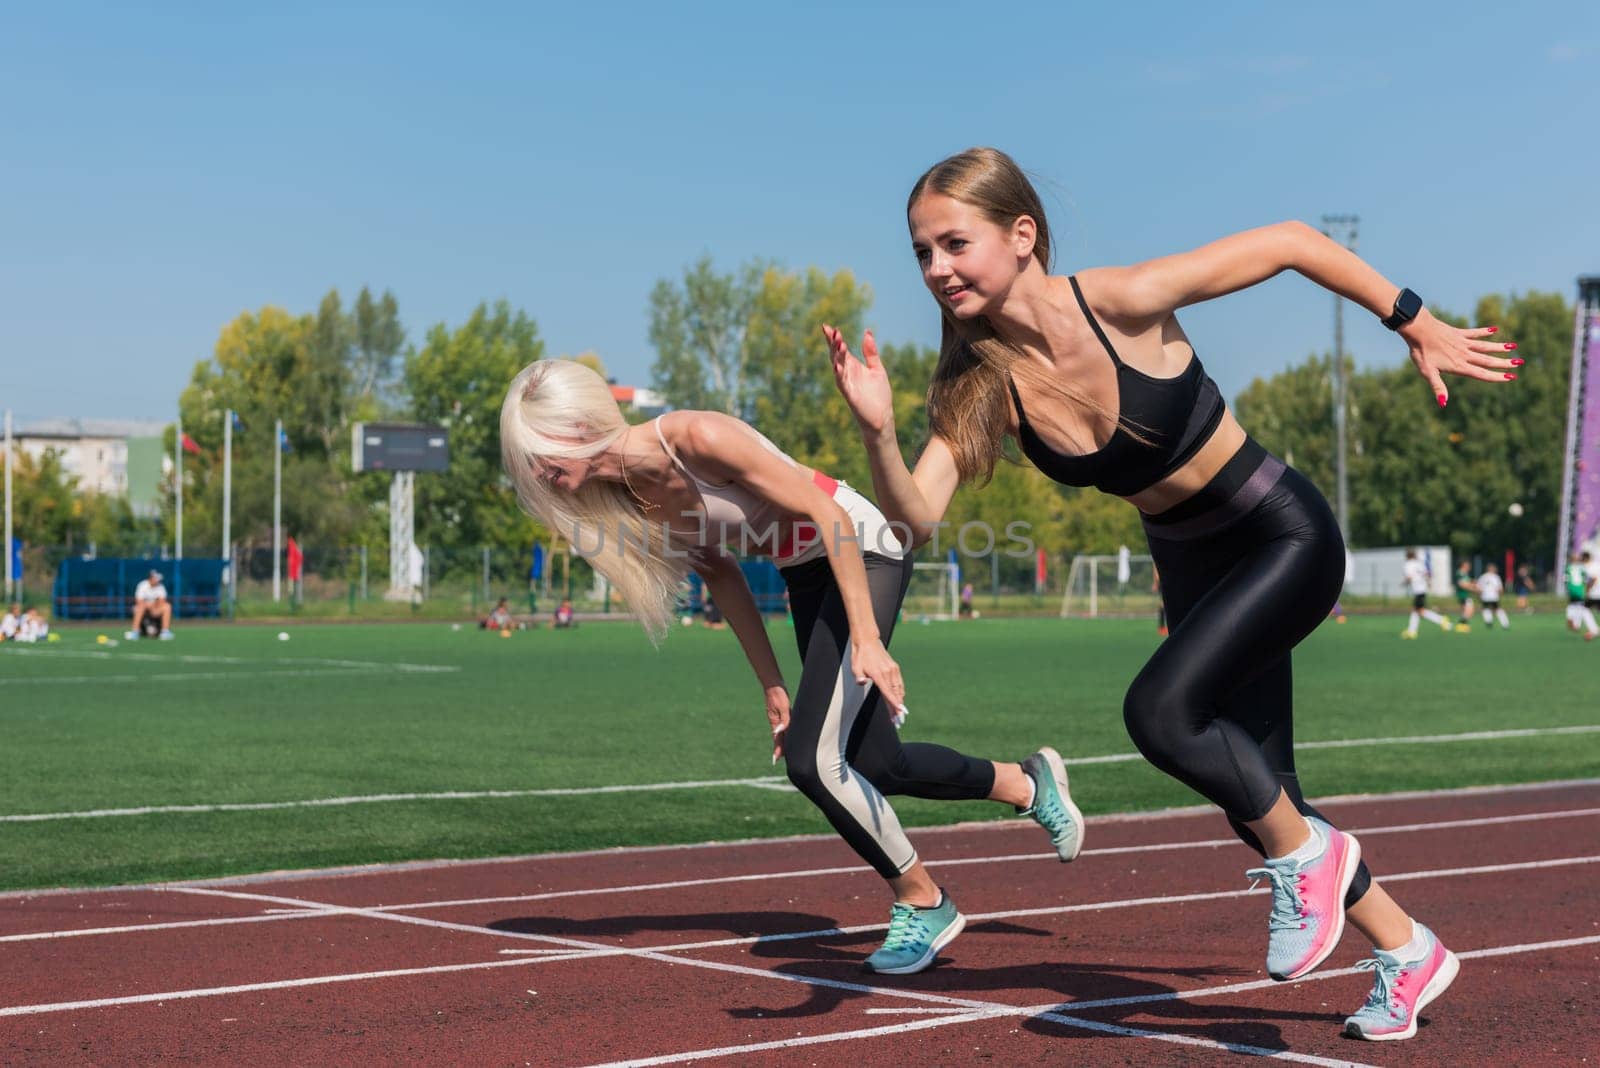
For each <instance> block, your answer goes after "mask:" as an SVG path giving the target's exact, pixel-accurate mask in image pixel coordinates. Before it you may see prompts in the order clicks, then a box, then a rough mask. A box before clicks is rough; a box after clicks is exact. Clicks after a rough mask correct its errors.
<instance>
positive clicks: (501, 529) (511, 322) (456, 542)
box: [403, 300, 544, 553]
mask: <svg viewBox="0 0 1600 1068" xmlns="http://www.w3.org/2000/svg"><path fill="white" fill-rule="evenodd" d="M543 355H544V342H542V341H540V340H539V332H538V328H537V326H536V325H535V324H534V321H533V320H532V319H530V318H528V316H527V315H526V314H525V313H523V312H521V311H513V310H512V308H511V306H510V305H509V304H508V303H507V302H505V301H504V300H502V301H499V302H497V303H496V304H495V305H494V306H493V307H492V308H491V307H489V306H487V305H483V304H480V305H478V307H477V308H476V309H475V310H474V311H473V313H472V315H471V316H469V317H468V319H467V321H466V322H465V323H463V324H462V325H461V326H459V327H457V328H455V329H454V330H452V329H450V328H449V327H448V326H446V325H445V324H444V323H439V324H438V325H436V326H434V327H433V328H432V329H431V330H429V331H428V335H427V340H426V341H425V342H424V343H423V346H422V348H421V349H419V350H417V351H415V352H413V353H411V354H410V355H409V356H408V357H407V358H406V361H405V370H404V372H403V382H404V386H405V391H406V394H407V395H408V396H409V397H410V398H411V408H410V416H411V418H413V419H415V420H417V421H418V422H422V423H435V424H439V425H441V426H446V427H448V428H449V429H450V470H449V472H448V473H447V474H443V475H424V476H422V477H419V478H418V479H417V482H416V515H417V540H418V542H419V543H421V544H424V545H427V546H428V547H430V548H440V549H444V550H457V551H459V550H463V549H472V548H476V547H478V546H485V545H486V546H490V547H493V548H497V549H501V550H506V551H511V552H516V553H520V552H522V550H524V549H526V548H527V546H528V545H529V544H530V543H531V542H532V541H533V540H534V537H535V536H536V535H537V533H538V532H537V531H536V529H535V528H534V527H533V526H532V521H531V520H529V519H528V518H527V517H526V516H524V515H523V514H522V512H521V511H520V510H519V509H518V507H517V503H516V495H515V493H514V492H513V491H512V489H511V483H510V480H508V479H507V478H506V477H505V474H504V472H503V471H502V470H501V468H500V404H501V401H502V400H503V399H504V397H505V392H506V388H507V387H508V386H509V385H510V384H511V379H512V378H513V377H514V376H515V375H516V373H517V372H518V371H520V370H522V368H523V367H525V366H527V365H528V364H530V363H532V362H534V361H535V360H538V359H540V358H541V357H542V356H543Z"/></svg>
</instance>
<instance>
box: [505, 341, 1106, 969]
mask: <svg viewBox="0 0 1600 1068" xmlns="http://www.w3.org/2000/svg"><path fill="white" fill-rule="evenodd" d="M500 448H501V458H502V461H503V463H504V465H505V470H506V473H507V475H509V476H510V478H511V481H512V483H513V484H514V485H515V486H516V490H517V498H518V500H519V502H520V503H521V505H522V507H523V508H524V510H526V511H527V512H528V513H530V514H531V515H533V516H535V517H537V518H538V519H539V520H540V521H542V522H543V523H544V524H545V525H546V526H548V527H549V528H550V529H551V530H553V531H555V532H557V533H559V534H560V535H561V536H562V537H565V538H567V539H568V540H569V541H570V542H571V543H572V545H573V546H574V548H576V549H577V550H578V551H579V552H580V553H581V554H583V555H584V556H585V557H586V558H587V560H588V561H589V563H590V564H592V565H593V566H594V568H595V570H597V571H599V572H600V573H601V574H602V575H604V576H605V577H606V578H607V579H609V580H610V582H611V585H612V588H613V589H615V590H617V591H618V592H619V593H620V594H621V595H622V597H623V599H624V600H625V601H626V602H627V603H628V606H629V608H630V609H631V610H632V611H633V613H634V614H635V615H636V616H637V617H638V619H639V622H640V623H641V624H642V625H643V626H644V628H645V630H646V632H647V633H648V634H649V635H650V637H651V639H652V640H653V641H660V640H661V639H662V638H663V637H664V636H665V634H666V632H667V628H668V625H669V623H670V622H671V621H672V619H673V618H674V612H673V605H674V602H675V600H676V599H677V596H678V587H679V583H680V581H681V580H682V579H683V578H684V577H685V575H686V574H687V573H688V571H690V570H691V569H692V570H694V571H695V572H697V573H698V574H699V575H700V577H701V578H702V579H703V580H704V582H705V585H706V589H707V590H708V591H709V592H710V594H711V596H712V597H713V598H714V599H715V601H716V604H717V605H718V606H719V607H720V608H721V611H722V614H723V616H724V617H725V618H726V619H727V621H728V623H730V624H731V625H732V627H733V631H734V634H735V635H736V636H737V637H738V639H739V643H740V645H741V646H742V647H743V649H744V654H745V657H746V659H748V660H749V662H750V667H751V668H752V669H753V670H754V672H755V674H756V678H757V679H758V680H759V681H760V684H761V687H762V690H763V691H764V695H765V700H766V709H767V721H768V723H769V725H770V726H771V729H772V740H773V741H772V746H773V747H772V753H773V759H774V760H776V759H777V758H778V757H779V756H782V757H783V758H784V762H785V765H786V768H787V771H788V775H789V780H790V781H791V782H792V783H794V785H795V786H796V787H798V788H799V789H800V791H801V792H802V793H804V794H805V795H806V796H807V797H808V798H810V800H811V801H812V802H813V803H814V804H815V805H816V806H817V807H818V808H820V809H821V810H822V813H823V815H825V816H826V817H827V818H828V821H829V822H830V823H832V824H833V826H834V828H835V829H836V830H838V832H839V834H840V835H841V836H842V837H843V838H844V840H845V841H846V842H847V843H848V844H849V845H850V847H851V848H852V849H854V850H855V851H856V853H857V854H859V855H860V856H861V858H862V859H863V860H865V861H866V862H867V863H868V864H870V865H871V866H872V867H873V868H874V869H875V870H876V871H877V872H878V874H879V875H881V876H883V878H884V879H885V880H887V881H888V883H889V886H890V889H891V890H892V891H893V893H894V904H893V906H892V908H891V910H890V923H889V931H888V936H887V938H886V939H885V941H884V944H883V946H882V947H881V948H880V949H879V950H878V951H877V952H875V953H873V954H872V955H871V956H870V957H869V958H867V967H868V968H870V969H872V970H873V971H878V972H887V973H891V974H908V973H911V972H917V971H921V970H922V969H924V968H926V967H927V966H928V965H930V964H932V963H933V961H934V958H935V956H936V955H937V954H938V951H939V950H940V949H941V948H942V947H943V946H945V945H946V944H948V943H949V942H950V941H951V940H952V939H954V938H955V937H956V935H958V934H960V933H961V930H962V928H963V927H964V925H965V922H966V921H965V920H964V919H963V918H962V917H961V914H960V913H958V912H957V911H956V908H955V904H954V902H952V901H951V900H950V896H949V895H948V894H946V893H944V892H943V891H942V890H941V889H940V888H939V887H938V886H937V885H935V884H934V882H933V879H932V878H931V877H930V876H929V875H928V872H927V869H926V868H925V867H924V866H923V864H922V862H921V861H920V860H919V859H918V858H917V854H916V850H915V849H914V848H912V845H911V843H910V841H909V840H908V839H907V838H906V835H905V832H904V830H902V829H901V826H900V822H899V820H898V819H897V818H896V817H895V814H894V810H893V809H892V808H890V807H889V805H888V803H887V802H886V801H885V800H884V797H885V796H886V795H894V794H905V795H908V796H911V797H926V798H933V799H936V800H974V799H980V798H989V799H991V800H995V801H1003V802H1007V803H1009V804H1011V805H1013V806H1015V807H1016V808H1017V809H1018V810H1019V811H1021V812H1024V813H1025V814H1027V815H1029V816H1032V817H1033V819H1034V820H1035V821H1036V822H1038V823H1039V824H1040V825H1041V826H1042V827H1044V828H1045V830H1046V831H1048V832H1049V833H1050V836H1051V840H1052V842H1053V843H1054V844H1055V847H1056V852H1057V855H1058V856H1059V857H1060V858H1061V859H1062V860H1064V861H1065V860H1071V859H1072V858H1073V857H1075V856H1077V853H1078V850H1079V849H1080V848H1081V846H1082V841H1083V817H1082V816H1081V815H1080V814H1079V812H1078V809H1077V807H1076V806H1075V805H1074V804H1073V802H1072V799H1071V797H1070V795H1069V794H1068V792H1067V774H1066V770H1065V768H1064V767H1063V766H1062V763H1061V758H1060V757H1059V756H1058V755H1057V754H1056V752H1055V750H1053V749H1049V748H1043V749H1040V750H1039V751H1038V752H1037V753H1034V754H1033V755H1032V756H1030V757H1028V758H1027V759H1026V760H1023V761H1022V762H1021V763H1020V764H1007V763H994V762H991V761H987V760H978V759H975V758H973V757H969V756H965V755H963V754H961V753H958V752H956V751H954V750H952V749H947V748H945V747H944V746H939V745H932V744H928V743H921V742H914V743H907V744H902V743H901V742H900V739H899V736H898V734H897V733H896V727H897V726H898V719H900V718H903V717H904V713H905V686H904V684H903V682H902V680H901V677H900V669H899V667H897V666H896V664H895V662H894V661H893V660H892V659H890V657H889V653H888V651H887V649H886V648H885V647H886V645H887V643H888V641H889V638H890V635H891V634H892V633H893V630H894V623H895V619H896V617H897V616H898V614H899V611H900V604H901V602H902V601H903V600H904V599H905V592H906V586H907V584H908V583H909V582H910V578H911V570H912V569H911V561H910V557H909V555H908V553H909V550H908V548H907V546H906V544H905V541H906V539H905V537H904V534H903V533H901V534H897V533H896V532H895V530H894V529H893V528H892V525H891V524H889V523H888V522H887V521H886V520H885V519H884V518H883V515H882V513H880V512H879V511H878V509H877V508H875V507H873V505H872V503H871V502H870V501H868V500H867V499H866V498H865V497H862V496H861V495H860V494H859V493H857V492H855V491H854V490H853V489H851V488H850V487H849V486H847V485H845V484H844V483H841V482H836V481H834V480H833V479H831V478H829V477H827V476H826V475H824V474H822V473H821V472H819V471H812V470H810V469H808V468H806V467H803V466H801V465H800V464H798V463H796V462H795V461H794V460H793V459H791V458H790V457H788V456H787V455H785V454H784V453H783V452H782V451H781V450H779V449H778V447H777V446H775V445H773V444H772V442H770V441H768V440H767V439H766V438H765V437H763V436H762V435H761V434H759V433H757V432H756V431H755V430H754V429H753V428H751V427H749V426H747V425H745V424H744V423H742V422H740V421H739V420H737V419H734V418H732V417H730V416H727V415H724V414H722V413H720V412H703V411H676V412H671V413H669V414H667V415H663V416H660V417H658V418H655V419H652V420H650V421H649V422H647V423H641V424H638V425H629V424H628V423H627V421H626V420H624V419H623V417H622V412H621V410H620V409H619V408H618V406H617V402H616V401H615V400H614V399H613V398H612V396H611V390H610V387H609V386H607V385H606V383H605V381H604V380H603V379H602V378H601V377H600V376H599V375H597V374H596V373H595V372H593V371H592V370H590V369H589V368H587V367H584V366H583V365H581V364H577V363H572V362H570V361H565V360H542V361H540V362H538V363H535V364H532V365H530V366H528V367H526V368H524V369H523V370H522V371H521V372H520V373H519V374H518V375H517V376H516V378H515V379H514V380H513V381H512V383H511V387H510V389H509V390H508V391H507V393H506V399H505V403H504V404H503V405H502V407H501V409H500ZM733 547H737V548H738V549H739V551H740V552H741V553H746V554H756V555H765V556H769V557H771V558H772V560H773V562H774V563H775V564H777V566H778V568H779V571H780V573H781V574H782V576H783V580H784V583H785V584H786V586H787V587H788V591H789V604H790V611H791V613H792V615H793V617H794V631H795V638H796V641H797V642H798V644H799V649H800V659H801V662H802V669H801V675H800V684H799V686H798V687H797V688H796V690H795V694H794V701H793V704H792V705H791V703H790V698H789V690H788V687H787V685H786V684H785V682H784V678H783V672H782V670H781V669H780V668H779V666H778V659H777V656H776V654H775V653H774V652H773V649H772V643H771V642H770V640H769V639H768V637H767V630H766V626H765V624H764V622H763V620H762V618H761V613H760V611H759V609H758V608H757V606H756V603H755V598H754V597H753V596H752V595H751V592H750V587H749V585H748V584H747V583H746V582H745V579H744V574H743V572H742V571H741V570H740V568H739V563H738V559H737V557H736V556H735V555H733V554H732V553H731V552H729V549H730V548H733Z"/></svg>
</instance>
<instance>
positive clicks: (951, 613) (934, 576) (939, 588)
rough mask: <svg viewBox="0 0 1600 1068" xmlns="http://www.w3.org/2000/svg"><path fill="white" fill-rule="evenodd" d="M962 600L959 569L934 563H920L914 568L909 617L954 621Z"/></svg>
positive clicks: (908, 602)
mask: <svg viewBox="0 0 1600 1068" xmlns="http://www.w3.org/2000/svg"><path fill="white" fill-rule="evenodd" d="M960 598H961V568H960V565H958V564H952V563H938V562H934V561H926V562H921V561H919V562H917V563H913V564H912V565H911V585H910V586H909V587H908V588H907V589H906V603H905V614H906V615H908V616H925V617H927V618H928V619H955V618H956V614H957V613H958V612H959V611H960V607H961V605H960Z"/></svg>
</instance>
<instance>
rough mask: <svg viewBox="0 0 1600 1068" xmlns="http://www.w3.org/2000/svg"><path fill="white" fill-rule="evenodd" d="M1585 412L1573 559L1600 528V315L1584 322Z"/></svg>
mask: <svg viewBox="0 0 1600 1068" xmlns="http://www.w3.org/2000/svg"><path fill="white" fill-rule="evenodd" d="M1583 329H1584V353H1583V362H1584V370H1583V379H1584V381H1583V410H1582V411H1581V412H1579V413H1578V440H1577V448H1578V455H1577V463H1576V464H1575V469H1574V471H1573V488H1572V497H1573V508H1572V531H1571V534H1570V536H1569V538H1568V542H1567V553H1568V555H1569V556H1573V557H1575V556H1577V554H1578V553H1580V552H1581V551H1582V550H1583V546H1584V545H1586V544H1587V543H1588V542H1590V541H1592V540H1593V539H1594V538H1595V537H1596V528H1597V527H1600V315H1591V316H1589V317H1588V318H1587V319H1586V320H1585V321H1584V326H1583Z"/></svg>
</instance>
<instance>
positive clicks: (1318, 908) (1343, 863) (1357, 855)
mask: <svg viewBox="0 0 1600 1068" xmlns="http://www.w3.org/2000/svg"><path fill="white" fill-rule="evenodd" d="M1306 822H1307V823H1309V824H1310V825H1311V832H1312V833H1313V834H1315V835H1316V836H1317V837H1318V838H1320V839H1321V840H1322V851H1321V852H1319V853H1318V854H1317V855H1316V856H1315V857H1312V858H1311V859H1310V860H1307V861H1303V862H1298V861H1295V860H1293V859H1292V858H1290V857H1278V858H1270V859H1268V860H1267V862H1266V865H1265V866H1264V867H1260V868H1251V869H1250V870H1249V871H1247V872H1245V875H1246V877H1247V878H1250V879H1255V880H1258V881H1259V880H1261V879H1267V880H1269V881H1271V883H1272V915H1271V916H1270V917H1269V918H1268V920H1267V932H1268V934H1267V974H1268V975H1270V976H1272V977H1273V978H1274V979H1277V980H1279V981H1285V980H1289V979H1298V978H1300V977H1301V976H1302V975H1305V974H1306V973H1307V972H1310V971H1311V970H1312V969H1313V968H1315V967H1316V966H1317V965H1319V964H1321V963H1322V962H1323V961H1324V960H1326V959H1327V958H1328V954H1330V953H1332V952H1333V949H1334V947H1335V946H1337V945H1338V944H1339V939H1340V937H1342V936H1343V935H1344V895H1345V892H1346V891H1347V890H1349V889H1350V881H1351V880H1352V879H1354V878H1355V877H1356V868H1357V866H1358V865H1360V863H1361V843H1360V842H1357V841H1356V839H1355V836H1354V835H1349V834H1345V833H1344V832H1343V831H1339V830H1335V829H1334V828H1333V827H1330V826H1329V825H1328V824H1326V823H1324V822H1323V821H1322V820H1319V819H1316V818H1314V817H1307V818H1306ZM1252 885H1254V884H1252Z"/></svg>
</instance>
